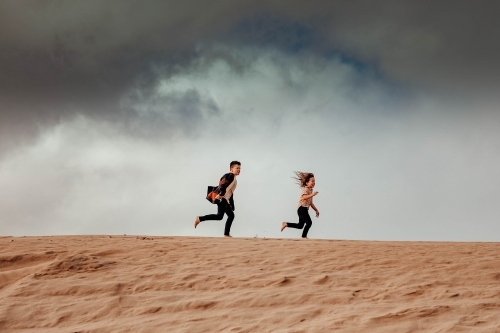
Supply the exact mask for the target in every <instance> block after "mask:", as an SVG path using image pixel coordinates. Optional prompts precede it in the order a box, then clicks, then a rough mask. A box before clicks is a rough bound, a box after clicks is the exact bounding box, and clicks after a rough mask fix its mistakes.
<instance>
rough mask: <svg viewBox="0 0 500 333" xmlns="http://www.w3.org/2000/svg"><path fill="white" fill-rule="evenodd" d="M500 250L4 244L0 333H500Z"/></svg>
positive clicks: (284, 243) (103, 239)
mask: <svg viewBox="0 0 500 333" xmlns="http://www.w3.org/2000/svg"><path fill="white" fill-rule="evenodd" d="M499 257H500V243H428V242H365V241H329V240H305V241H304V240H299V239H297V240H290V239H286V240H285V239H253V238H250V239H243V238H235V239H226V238H190V237H142V236H141V237H137V236H60V237H1V238H0V332H65V333H68V332H333V331H335V332H384V333H385V332H398V333H400V332H500V258H499Z"/></svg>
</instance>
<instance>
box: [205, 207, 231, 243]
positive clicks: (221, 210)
mask: <svg viewBox="0 0 500 333" xmlns="http://www.w3.org/2000/svg"><path fill="white" fill-rule="evenodd" d="M224 213H226V215H227V221H226V227H225V228H224V236H229V232H230V231H231V224H233V220H234V213H233V209H232V208H231V205H230V204H229V203H228V202H227V200H226V199H222V200H221V201H220V203H218V204H217V214H210V215H205V216H200V222H203V221H214V220H215V221H220V220H222V218H223V217H224Z"/></svg>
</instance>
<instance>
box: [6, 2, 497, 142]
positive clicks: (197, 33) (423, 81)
mask: <svg viewBox="0 0 500 333" xmlns="http://www.w3.org/2000/svg"><path fill="white" fill-rule="evenodd" d="M0 7H1V8H0V133H1V138H0V139H1V141H2V146H4V147H3V148H5V146H8V145H11V144H16V143H17V142H19V140H20V139H22V138H26V137H32V136H33V135H34V134H36V133H37V131H38V130H39V129H40V128H43V127H44V126H48V125H52V124H55V123H57V122H59V121H61V120H64V119H65V118H66V117H71V116H74V115H76V114H79V113H84V114H86V115H88V116H91V117H101V118H103V119H115V120H117V119H122V120H126V119H130V118H134V119H135V120H137V121H140V119H143V118H141V117H140V115H139V114H137V112H136V110H134V109H131V108H127V107H123V104H121V102H122V99H123V97H124V96H127V95H128V94H130V92H131V91H134V90H141V91H142V95H143V96H145V98H146V97H147V96H152V98H154V87H155V86H156V83H157V82H158V80H159V79H160V78H168V77H169V76H170V75H173V74H175V73H179V72H182V71H184V70H187V69H189V70H192V69H190V66H192V64H193V61H194V60H199V59H200V58H206V59H208V60H207V62H206V63H207V64H209V63H210V59H216V58H219V59H226V60H227V61H228V63H230V65H231V66H232V68H233V69H234V70H242V68H244V67H245V62H244V61H240V60H238V59H235V58H234V57H231V55H230V54H228V53H227V52H224V51H220V50H219V51H217V50H214V47H213V45H215V44H219V45H232V47H235V48H238V47H239V46H242V45H245V46H255V47H257V48H258V47H274V48H279V49H280V50H281V51H283V52H290V53H294V52H295V53H296V52H313V53H315V54H317V55H318V56H319V57H327V56H328V55H331V54H337V55H341V56H342V57H343V58H344V59H348V60H349V61H350V62H351V63H352V65H353V66H354V67H357V68H371V69H373V70H374V71H377V72H378V73H379V74H380V75H381V76H382V77H385V78H387V79H388V80H393V81H396V82H401V83H404V84H406V85H409V86H412V87H419V88H423V89H427V90H429V91H435V92H438V93H440V92H441V93H446V94H460V95H461V96H464V95H465V96H471V98H475V97H478V96H479V97H490V96H492V95H493V93H494V92H496V90H497V88H498V85H499V77H500V76H499V68H500V66H499V65H498V59H499V58H500V44H499V43H500V42H499V40H498V38H497V36H496V34H497V31H499V28H500V21H499V20H498V19H497V18H498V17H499V14H500V12H499V11H500V4H498V2H495V1H482V2H480V3H471V2H468V1H440V2H434V1H405V2H400V1H379V2H374V1H348V2H332V1H300V2H293V3H292V2H290V1H277V0H276V1H257V2H255V1H246V0H245V1H244V0H240V1H218V2H216V3H209V2H206V1H189V2H185V1H168V2H167V1H148V2H142V1H90V0H85V1H72V2H65V1H2V2H1V3H0ZM197 63H198V64H199V63H200V62H197ZM165 102H167V101H165ZM152 103H153V104H156V105H158V103H159V101H158V100H156V101H152ZM186 103H187V104H182V103H181V104H182V105H181V104H179V103H177V104H176V103H173V105H177V106H178V109H176V111H172V112H174V114H182V115H185V117H186V119H191V120H192V119H193V113H192V112H191V111H189V110H190V109H189V107H190V105H191V104H190V102H189V99H188V101H187V102H186ZM173 107H174V106H171V107H169V108H170V109H169V110H173V109H172V108H173ZM193 112H194V111H193ZM178 118H179V121H180V122H181V123H186V120H182V119H181V118H182V117H178ZM181 127H182V126H181ZM2 146H0V149H2Z"/></svg>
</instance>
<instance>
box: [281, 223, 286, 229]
mask: <svg viewBox="0 0 500 333" xmlns="http://www.w3.org/2000/svg"><path fill="white" fill-rule="evenodd" d="M286 227H287V224H286V222H283V223H281V231H283V230H285V228H286Z"/></svg>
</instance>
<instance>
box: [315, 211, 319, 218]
mask: <svg viewBox="0 0 500 333" xmlns="http://www.w3.org/2000/svg"><path fill="white" fill-rule="evenodd" d="M316 217H319V210H317V209H316Z"/></svg>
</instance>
